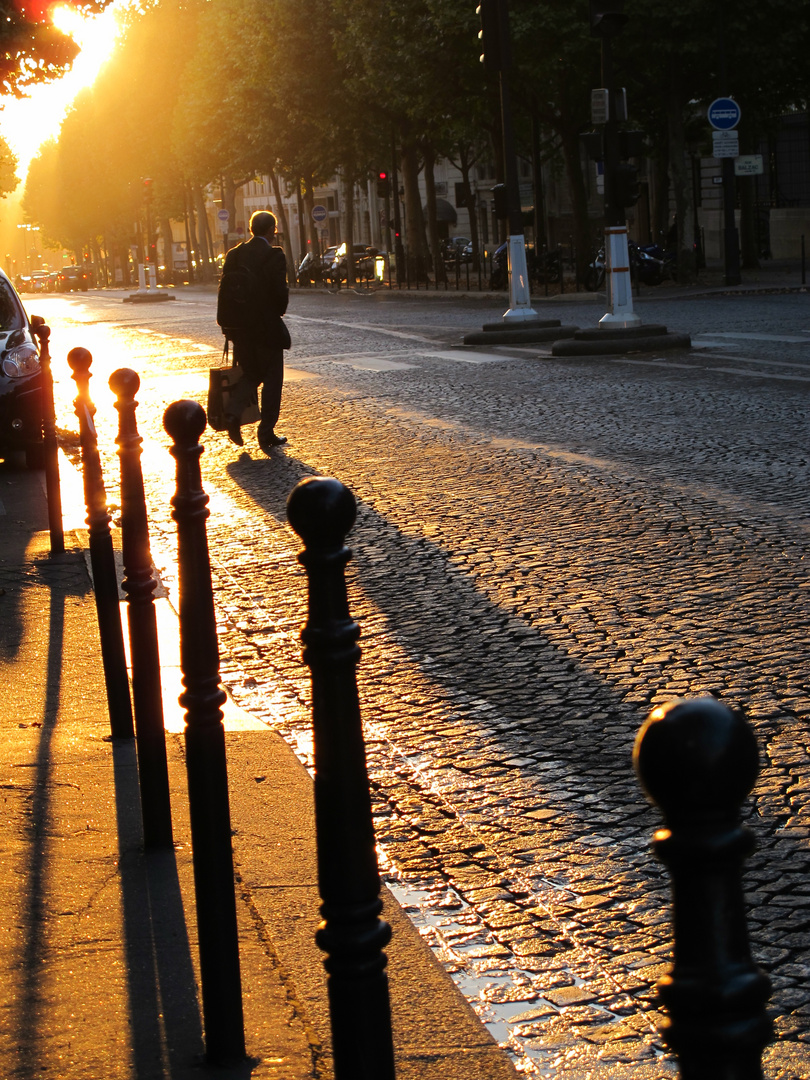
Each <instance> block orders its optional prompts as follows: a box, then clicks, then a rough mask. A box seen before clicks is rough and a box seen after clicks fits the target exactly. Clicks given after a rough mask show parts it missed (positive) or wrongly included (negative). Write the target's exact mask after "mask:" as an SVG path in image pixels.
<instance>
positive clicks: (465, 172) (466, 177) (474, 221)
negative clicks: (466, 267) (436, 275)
mask: <svg viewBox="0 0 810 1080" xmlns="http://www.w3.org/2000/svg"><path fill="white" fill-rule="evenodd" d="M472 166H473V162H472V160H471V159H470V148H469V146H468V145H466V144H462V143H459V144H458V167H459V170H460V172H461V184H462V187H463V190H464V205H465V206H466V207H467V213H468V214H469V217H470V240H471V241H472V249H473V270H475V271H476V273H477V272H478V268H479V266H480V265H481V252H480V251H479V247H478V243H479V233H478V215H477V213H476V209H475V193H474V192H473V189H472V184H471V183H470V169H471V168H472Z"/></svg>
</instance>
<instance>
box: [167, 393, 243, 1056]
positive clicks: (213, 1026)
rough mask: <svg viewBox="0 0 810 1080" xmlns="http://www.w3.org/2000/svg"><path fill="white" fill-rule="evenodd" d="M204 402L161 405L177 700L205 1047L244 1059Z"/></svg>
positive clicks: (208, 1052) (211, 1053)
mask: <svg viewBox="0 0 810 1080" xmlns="http://www.w3.org/2000/svg"><path fill="white" fill-rule="evenodd" d="M205 423H206V421H205V412H204V410H203V408H202V406H200V405H198V404H197V402H196V401H175V402H174V404H172V405H170V406H169V407H168V409H167V410H166V412H165V413H164V415H163V426H164V428H165V429H166V431H167V432H168V434H169V435H170V437H171V439H172V441H173V443H174V445H173V446H172V447H171V449H170V452H171V454H172V456H173V457H174V458H175V461H176V462H177V492H176V494H175V495H174V497H173V498H172V501H171V502H172V506H173V507H174V510H173V511H172V517H173V518H174V520H175V521H176V522H177V561H178V571H179V579H178V580H179V597H180V666H181V668H182V670H183V686H184V687H185V690H184V691H183V693H182V694H181V695H180V704H181V705H182V706H183V708H184V709H185V710H186V728H185V743H186V772H187V775H188V801H189V811H190V815H191V845H192V854H193V859H194V891H195V895H196V898H197V933H198V937H199V941H200V972H201V977H202V998H203V1020H204V1026H205V1052H206V1057H207V1058H208V1060H209V1061H212V1062H214V1063H217V1064H222V1063H227V1062H228V1061H235V1060H239V1059H243V1058H244V1056H245V1030H244V1020H243V1015H242V981H241V974H240V970H239V937H238V932H237V926H236V899H235V896H234V874H233V849H232V846H231V814H230V806H229V800H228V771H227V765H226V762H225V729H224V728H223V726H222V708H221V706H222V704H223V703H224V701H225V693H224V691H223V690H222V687H221V686H220V681H219V645H218V642H217V628H216V617H215V613H214V594H213V590H212V587H211V564H210V562H209V558H208V537H207V535H206V530H205V522H206V519H207V518H208V514H209V511H208V496H207V495H206V494H205V492H204V491H203V488H202V478H201V475H200V455H201V454H202V452H203V448H202V446H200V445H199V438H200V435H202V433H203V431H204V430H205Z"/></svg>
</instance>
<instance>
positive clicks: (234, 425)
mask: <svg viewBox="0 0 810 1080" xmlns="http://www.w3.org/2000/svg"><path fill="white" fill-rule="evenodd" d="M225 430H226V431H227V433H228V438H229V439H230V440H231V442H232V443H233V444H234V446H244V445H245V440H244V439H243V438H242V429H241V427H240V426H239V421H238V420H234V419H233V418H232V417H230V416H229V417H228V418H227V423H226V426H225Z"/></svg>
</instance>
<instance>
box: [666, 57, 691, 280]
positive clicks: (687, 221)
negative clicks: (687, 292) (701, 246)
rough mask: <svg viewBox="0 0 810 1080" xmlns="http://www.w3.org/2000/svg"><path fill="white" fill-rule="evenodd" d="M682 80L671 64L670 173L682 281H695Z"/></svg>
mask: <svg viewBox="0 0 810 1080" xmlns="http://www.w3.org/2000/svg"><path fill="white" fill-rule="evenodd" d="M680 91H681V88H680V79H679V77H678V73H677V69H676V66H675V62H674V61H673V62H671V64H670V80H669V96H668V98H667V128H668V131H669V172H670V177H671V180H672V193H673V195H674V197H675V228H676V233H677V237H678V249H677V250H678V281H679V282H681V284H684V283H686V282H689V281H694V280H695V276H696V267H695V221H694V213H693V211H694V207H693V205H692V182H691V177H690V176H689V172H688V170H687V168H686V134H685V131H684V126H683V109H682V106H681V102H682V97H681V92H680Z"/></svg>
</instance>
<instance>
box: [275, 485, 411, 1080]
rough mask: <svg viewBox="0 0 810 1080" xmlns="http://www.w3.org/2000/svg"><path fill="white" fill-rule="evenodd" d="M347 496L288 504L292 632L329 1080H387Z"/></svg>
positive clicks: (316, 493) (383, 939)
mask: <svg viewBox="0 0 810 1080" xmlns="http://www.w3.org/2000/svg"><path fill="white" fill-rule="evenodd" d="M355 514H356V505H355V500H354V496H353V495H352V493H351V492H350V491H349V489H348V488H346V487H344V486H343V484H341V483H340V482H339V481H338V480H334V479H331V478H328V477H307V478H306V479H304V480H302V481H301V482H300V483H299V484H297V485H296V487H295V488H294V489H293V491H292V493H291V495H290V497H289V499H288V500H287V516H288V518H289V522H290V525H292V527H293V529H294V530H295V531H296V532H297V533H298V535H299V536H300V537H301V539H302V540H303V542H304V550H303V551H302V552H301V553H300V554H299V556H298V559H299V562H300V563H301V564H302V565H303V567H304V569H305V570H306V573H307V579H308V583H309V605H308V616H307V622H306V625H305V626H304V628H303V630H302V631H301V640H302V642H303V643H304V661H305V663H306V664H307V665H308V666H309V668H310V670H311V672H312V721H313V731H314V748H315V828H316V836H317V845H318V884H319V889H320V895H321V900H322V904H321V914H322V915H323V922H322V923H321V925H320V928H319V929H318V932H317V935H316V942H317V944H318V946H319V948H321V949H322V950H323V951H324V952H325V953H326V959H325V960H324V967H325V968H326V971H327V973H328V992H329V1011H330V1016H331V1021H332V1046H333V1054H334V1068H335V1080H393V1078H394V1076H395V1069H394V1048H393V1036H392V1032H391V1009H390V1003H389V997H388V977H387V974H386V971H385V968H386V964H387V958H386V956H385V953H384V952H383V949H384V947H385V946H386V945H387V944H388V941H389V940H390V937H391V928H390V927H389V925H388V923H386V922H384V921H383V920H382V919H380V917H379V915H380V912H381V910H382V901H381V900H380V876H379V871H378V867H377V855H376V850H375V843H374V826H373V823H372V817H371V796H370V793H369V786H368V773H367V770H366V754H365V745H364V742H363V730H362V724H361V719H360V705H359V699H358V694H357V676H356V667H357V662H358V660H359V658H360V647H359V645H358V644H357V639H358V637H359V636H360V628H359V627H358V625H357V623H355V622H353V621H352V619H351V617H350V614H349V605H348V599H347V595H346V580H345V574H344V571H345V566H346V563H347V562H348V561H349V559H350V558H351V552H350V551H349V549H348V548H347V547H346V546H345V544H344V541H345V538H346V534H347V533H348V532H349V530H350V529H351V527H352V525H353V524H354V520H355Z"/></svg>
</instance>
